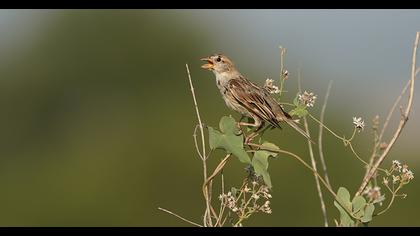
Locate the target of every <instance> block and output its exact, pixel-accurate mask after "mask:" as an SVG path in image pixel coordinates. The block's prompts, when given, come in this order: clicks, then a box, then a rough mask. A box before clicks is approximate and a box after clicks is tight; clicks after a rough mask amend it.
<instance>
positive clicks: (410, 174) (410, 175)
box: [401, 169, 414, 181]
mask: <svg viewBox="0 0 420 236" xmlns="http://www.w3.org/2000/svg"><path fill="white" fill-rule="evenodd" d="M406 170H407V171H406V172H405V173H404V174H402V176H401V177H402V179H403V180H404V181H405V180H412V179H414V173H413V172H412V171H411V170H408V169H406Z"/></svg>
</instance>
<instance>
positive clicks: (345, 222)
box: [334, 201, 354, 227]
mask: <svg viewBox="0 0 420 236" xmlns="http://www.w3.org/2000/svg"><path fill="white" fill-rule="evenodd" d="M334 206H335V207H337V209H338V211H340V225H341V226H345V227H350V226H354V221H353V219H352V218H351V217H350V216H349V214H347V212H346V210H344V208H343V207H341V205H340V204H339V203H338V202H337V201H334Z"/></svg>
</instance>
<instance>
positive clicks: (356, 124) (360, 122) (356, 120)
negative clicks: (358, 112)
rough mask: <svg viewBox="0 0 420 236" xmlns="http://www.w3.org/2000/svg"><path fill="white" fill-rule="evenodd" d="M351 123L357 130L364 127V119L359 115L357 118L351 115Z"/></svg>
mask: <svg viewBox="0 0 420 236" xmlns="http://www.w3.org/2000/svg"><path fill="white" fill-rule="evenodd" d="M353 124H354V127H355V128H356V129H358V130H359V132H360V131H362V130H363V129H364V128H365V121H364V120H362V117H359V118H356V117H353Z"/></svg>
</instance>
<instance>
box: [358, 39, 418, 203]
mask: <svg viewBox="0 0 420 236" xmlns="http://www.w3.org/2000/svg"><path fill="white" fill-rule="evenodd" d="M419 37H420V32H417V33H416V39H415V41H414V49H413V58H412V65H411V79H410V81H411V83H410V93H409V95H408V104H407V107H406V109H405V112H404V114H402V117H401V119H400V123H399V125H398V128H397V130H396V131H395V133H394V135H393V137H392V139H391V141H389V144H388V145H387V147H386V148H385V150H384V151H383V152H382V154H381V156H380V157H379V158H378V160H377V161H376V162H375V165H374V166H373V167H372V168H371V169H370V171H369V174H368V175H367V176H366V177H365V178H364V180H363V181H362V184H361V185H360V187H359V190H358V191H357V193H356V196H358V195H360V194H361V192H362V191H363V190H364V189H365V187H366V185H367V184H368V183H369V180H370V179H371V178H372V176H373V175H374V174H375V173H376V170H377V169H378V167H379V165H380V164H381V163H382V162H383V161H384V160H385V157H386V156H387V154H388V153H389V151H390V150H391V148H392V147H393V146H394V144H395V142H396V141H397V139H398V137H399V136H400V134H401V131H402V129H403V128H404V126H405V124H406V123H407V121H408V116H409V115H410V111H411V107H412V104H413V97H414V80H415V77H416V65H417V64H416V59H417V48H418V44H419Z"/></svg>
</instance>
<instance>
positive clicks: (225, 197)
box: [219, 191, 239, 212]
mask: <svg viewBox="0 0 420 236" xmlns="http://www.w3.org/2000/svg"><path fill="white" fill-rule="evenodd" d="M219 200H220V201H222V203H223V204H224V205H225V206H226V207H228V208H229V209H231V210H232V211H233V212H237V211H238V210H239V209H238V207H237V206H236V199H235V197H233V194H232V192H230V191H229V192H228V193H227V194H224V193H222V194H220V195H219Z"/></svg>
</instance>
